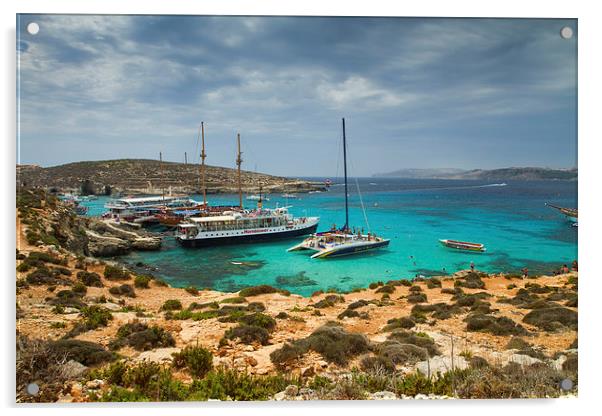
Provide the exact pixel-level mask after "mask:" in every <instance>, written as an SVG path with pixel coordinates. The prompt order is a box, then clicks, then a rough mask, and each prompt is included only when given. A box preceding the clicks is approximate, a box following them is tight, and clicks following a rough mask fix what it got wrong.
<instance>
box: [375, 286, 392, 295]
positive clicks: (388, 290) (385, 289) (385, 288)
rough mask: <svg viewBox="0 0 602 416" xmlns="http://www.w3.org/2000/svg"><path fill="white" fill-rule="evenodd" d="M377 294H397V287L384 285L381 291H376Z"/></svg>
mask: <svg viewBox="0 0 602 416" xmlns="http://www.w3.org/2000/svg"><path fill="white" fill-rule="evenodd" d="M376 293H388V294H391V293H395V286H392V285H384V286H382V287H381V288H380V289H377V290H376Z"/></svg>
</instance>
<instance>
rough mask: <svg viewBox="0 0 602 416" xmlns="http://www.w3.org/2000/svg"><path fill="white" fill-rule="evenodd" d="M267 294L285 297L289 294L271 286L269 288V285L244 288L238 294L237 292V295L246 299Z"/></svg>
mask: <svg viewBox="0 0 602 416" xmlns="http://www.w3.org/2000/svg"><path fill="white" fill-rule="evenodd" d="M267 293H280V294H283V295H285V296H288V295H290V294H291V293H290V292H289V291H288V290H282V289H277V288H275V287H273V286H269V285H259V286H251V287H246V288H244V289H242V290H241V291H240V292H238V295H239V296H242V297H243V298H247V297H251V296H257V295H263V294H267Z"/></svg>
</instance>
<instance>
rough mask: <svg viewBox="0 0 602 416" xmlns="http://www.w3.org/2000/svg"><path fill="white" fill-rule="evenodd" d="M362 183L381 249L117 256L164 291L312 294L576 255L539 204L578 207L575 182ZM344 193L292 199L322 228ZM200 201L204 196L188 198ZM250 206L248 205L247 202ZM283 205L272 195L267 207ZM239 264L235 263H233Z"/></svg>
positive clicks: (566, 229) (557, 218)
mask: <svg viewBox="0 0 602 416" xmlns="http://www.w3.org/2000/svg"><path fill="white" fill-rule="evenodd" d="M358 182H359V187H360V190H361V194H362V197H363V202H364V205H365V207H366V211H367V215H368V220H369V223H370V229H371V230H372V231H373V232H376V233H377V234H378V235H381V236H384V237H386V238H390V239H391V244H390V246H389V247H388V249H384V250H379V251H375V252H373V253H367V254H363V255H359V256H350V257H343V258H338V259H321V260H320V259H313V260H312V259H310V258H309V255H308V253H307V252H305V253H304V252H294V253H287V252H286V249H287V248H289V247H291V246H292V245H294V244H295V243H296V242H298V241H300V239H293V240H285V241H279V242H274V243H262V244H247V245H236V246H225V247H215V248H199V249H186V248H182V247H180V246H178V245H177V243H176V242H175V241H174V238H173V237H171V236H170V235H169V234H168V233H166V234H165V237H164V244H163V248H162V249H161V250H160V251H157V252H137V253H132V254H130V255H127V256H123V257H121V258H120V260H121V261H123V262H126V263H128V264H130V265H135V264H136V263H138V262H142V263H144V264H145V265H148V266H151V267H152V268H154V270H153V272H154V273H155V274H157V275H159V276H161V277H162V278H163V279H165V280H166V281H168V282H169V283H170V284H171V285H173V286H177V287H185V286H189V285H194V286H196V287H199V288H202V287H210V288H214V289H218V290H224V291H235V290H238V289H240V288H241V287H244V286H251V285H257V284H270V285H275V286H278V287H282V288H285V289H288V290H290V291H291V292H293V293H299V294H303V295H308V294H311V293H312V292H314V291H316V290H318V289H329V288H337V289H339V290H349V289H352V288H354V287H363V286H366V285H368V284H369V283H370V282H373V281H376V280H383V281H386V280H390V279H400V278H410V277H413V276H415V275H417V274H422V275H426V276H428V275H435V274H437V275H440V274H443V273H445V272H454V271H456V270H459V269H465V268H468V266H469V264H470V262H471V261H474V263H475V265H476V267H477V268H478V269H480V270H485V271H488V272H500V271H505V272H510V271H518V270H520V269H521V268H522V267H525V266H526V267H528V268H529V271H530V273H532V274H535V273H549V272H551V271H552V270H553V269H555V268H558V267H559V266H561V265H562V264H564V263H566V264H570V263H571V262H572V261H573V260H575V259H577V228H575V227H571V226H570V224H569V223H568V222H567V221H566V220H565V219H564V217H563V216H561V215H560V214H559V213H557V212H556V211H555V210H552V209H550V208H548V207H546V206H545V205H544V204H545V203H546V202H551V203H554V204H557V205H561V206H567V207H576V206H577V183H576V182H564V181H542V182H523V181H521V182H508V183H507V185H506V186H499V184H492V183H486V182H479V181H457V180H453V181H452V180H408V179H384V178H365V179H359V180H358ZM356 189H357V188H356V184H355V181H353V183H352V185H350V204H351V205H350V225H356V226H363V227H365V229H367V227H366V225H365V222H364V217H363V214H362V210H361V205H360V199H359V197H358V194H357V190H356ZM343 195H344V194H343V187H342V186H336V185H335V186H333V187H331V190H330V191H329V192H324V193H317V194H302V195H300V198H299V199H296V200H289V201H288V203H289V204H290V205H292V206H293V207H292V208H291V209H290V211H291V212H293V213H294V214H295V215H312V216H314V215H315V216H319V217H320V227H319V230H324V229H327V228H330V226H331V225H332V224H334V223H336V224H337V225H338V226H341V225H342V224H343V222H344V205H343ZM195 198H196V199H201V200H202V197H200V198H199V197H198V196H197V197H195ZM237 201H238V197H237V196H236V195H216V196H213V195H211V196H210V197H209V202H210V203H212V204H215V205H218V204H235V203H237ZM104 202H105V199H104V198H100V199H99V200H97V201H90V202H87V203H85V204H86V205H88V206H89V209H90V212H89V214H90V215H99V214H101V213H102V212H103V210H104V209H103V208H102V206H103V204H104ZM246 202H247V205H248V206H249V207H251V206H252V205H253V203H252V201H246ZM286 203H287V201H285V200H284V199H283V198H281V197H280V196H279V195H270V201H269V202H267V203H266V204H265V205H266V206H268V207H270V206H271V207H275V206H276V204H279V205H280V206H282V205H285V204H286ZM440 238H451V239H457V240H467V241H473V242H480V243H484V244H485V245H486V247H487V252H486V253H482V254H478V253H465V252H458V251H453V250H450V249H447V248H445V247H442V246H441V245H440V244H439V242H438V240H439V239H440ZM238 263H241V264H238Z"/></svg>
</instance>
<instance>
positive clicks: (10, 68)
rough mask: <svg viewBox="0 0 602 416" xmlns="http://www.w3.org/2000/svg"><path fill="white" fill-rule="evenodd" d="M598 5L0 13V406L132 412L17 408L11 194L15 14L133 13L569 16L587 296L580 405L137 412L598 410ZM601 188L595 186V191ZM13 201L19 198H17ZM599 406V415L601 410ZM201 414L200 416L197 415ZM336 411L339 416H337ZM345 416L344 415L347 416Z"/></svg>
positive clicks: (71, 6) (238, 4) (97, 3)
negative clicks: (573, 21)
mask: <svg viewBox="0 0 602 416" xmlns="http://www.w3.org/2000/svg"><path fill="white" fill-rule="evenodd" d="M595 4H596V3H595V2H585V1H584V2H580V3H578V4H577V2H575V1H569V0H565V1H557V0H548V1H545V2H537V3H536V2H526V1H524V0H505V1H496V2H493V1H489V2H485V1H475V0H454V1H445V0H440V1H434V0H421V1H412V2H405V3H401V2H399V4H394V3H393V2H390V1H389V2H387V1H381V0H371V1H368V2H367V1H363V2H356V3H352V2H350V1H349V0H337V1H329V2H326V1H324V0H322V1H320V0H303V1H299V0H295V1H288V2H287V1H281V0H264V1H260V0H250V1H243V0H229V1H224V0H222V1H213V0H211V1H209V0H206V1H196V2H193V0H172V1H169V2H166V1H161V0H127V1H124V0H121V1H111V0H104V1H102V0H86V1H81V0H80V1H77V0H71V1H69V0H53V1H52V2H48V1H44V0H36V1H33V0H20V1H16V0H8V1H6V0H5V1H3V2H2V3H1V6H0V7H2V14H1V15H0V16H1V19H2V28H3V35H4V36H3V42H2V60H1V61H2V65H1V68H2V69H1V70H2V75H3V76H2V81H3V86H4V88H3V91H5V94H4V99H3V100H2V102H1V106H2V112H1V113H2V117H3V118H2V124H1V125H2V126H3V130H4V140H3V143H4V152H2V154H3V156H4V164H3V167H2V169H1V172H2V178H3V181H2V184H3V185H4V186H3V188H2V189H3V190H4V191H5V195H8V197H5V198H4V202H3V203H2V216H1V218H2V223H1V224H0V227H1V228H0V229H2V230H3V231H5V232H4V238H3V239H2V249H1V250H0V253H1V254H2V259H3V262H2V264H3V265H4V266H5V267H4V273H3V274H2V281H3V283H4V285H5V287H4V291H3V294H4V297H5V299H4V302H3V306H4V307H3V308H2V310H3V312H4V313H3V318H4V319H2V329H3V335H4V339H5V340H6V342H2V344H1V346H2V350H3V351H2V352H3V360H2V366H1V367H0V374H2V377H3V379H4V381H6V382H5V383H2V386H3V388H2V397H3V400H2V403H3V404H4V406H7V407H12V408H11V409H9V413H10V414H12V413H16V412H20V411H25V412H27V413H28V414H29V413H33V412H44V414H45V415H46V414H49V415H54V414H57V415H58V414H64V413H78V414H81V413H82V411H85V412H86V413H89V414H91V415H96V414H99V415H100V414H106V412H107V411H110V412H111V413H112V414H113V413H119V414H121V413H126V412H127V411H129V410H128V408H129V407H131V406H128V405H112V406H110V407H109V406H101V405H93V406H86V407H85V410H84V408H82V407H81V406H79V407H65V406H62V407H58V406H53V405H52V406H40V407H39V408H35V410H34V408H32V407H21V408H20V409H19V408H16V407H15V405H14V404H13V403H14V397H15V396H14V354H15V353H14V332H13V331H14V304H15V303H14V290H15V286H14V283H13V280H12V276H13V275H14V257H13V256H14V254H13V253H14V251H13V250H14V245H15V243H14V234H13V231H12V230H14V218H15V217H14V215H15V208H14V197H13V196H12V195H14V190H15V185H14V183H15V181H14V175H15V173H14V172H15V170H14V166H15V139H14V138H15V134H16V129H15V20H16V19H15V14H16V13H105V14H112V13H129V14H223V15H241V14H242V15H244V14H247V15H272V14H283V15H349V16H361V15H366V16H369V15H370V16H386V15H392V16H443V17H451V16H456V17H563V18H578V19H579V30H578V36H579V86H580V90H579V171H580V172H579V173H580V175H579V176H580V179H579V209H580V211H581V212H580V221H579V222H580V227H579V233H580V238H579V262H580V269H581V288H580V291H579V293H580V298H581V299H580V306H581V307H580V324H581V327H580V334H579V345H580V347H581V348H580V352H579V358H580V362H581V365H580V374H579V386H580V391H579V399H578V400H549V401H542V400H532V401H525V400H521V401H495V402H493V401H472V402H466V401H464V402H461V403H458V402H455V403H451V402H437V403H433V402H430V403H425V402H422V403H415V402H413V403H405V402H404V403H382V402H381V403H368V402H363V403H348V402H331V403H327V402H325V403H290V404H285V405H274V404H272V405H266V404H261V403H260V404H255V403H252V404H248V403H235V404H232V405H230V406H221V405H215V404H207V403H195V404H171V405H157V404H146V405H145V404H137V405H136V406H135V407H137V408H139V411H143V412H145V413H147V414H148V415H155V414H156V415H162V416H165V415H166V414H167V413H169V414H176V412H178V414H179V413H183V414H184V413H186V414H187V413H192V412H194V413H198V412H199V410H200V411H201V412H211V413H214V412H215V413H217V412H219V413H220V414H234V413H243V412H244V413H245V414H249V413H251V414H259V413H261V414H262V415H272V414H274V415H276V414H278V415H281V414H282V412H283V410H284V412H286V414H287V415H301V414H306V413H307V412H308V411H310V412H315V411H329V412H332V411H336V410H339V409H340V410H343V409H344V411H345V412H353V413H356V412H357V414H365V413H366V412H367V411H370V410H371V409H377V411H378V412H379V413H381V412H382V413H402V412H412V411H418V412H420V413H422V412H428V413H431V412H432V413H444V414H445V415H454V414H461V415H465V414H466V412H467V411H470V412H471V413H472V412H479V413H480V412H487V414H488V415H489V414H491V415H496V414H503V415H506V414H507V413H508V412H512V413H514V412H517V411H518V412H521V411H524V410H530V411H535V412H538V411H543V412H545V413H546V414H550V415H553V414H564V415H566V414H569V413H570V414H578V413H581V412H583V411H587V410H588V409H589V408H592V407H594V406H596V405H597V404H598V403H596V398H597V395H599V389H600V388H601V387H600V386H601V383H600V374H602V372H601V370H602V368H600V361H602V360H600V356H599V355H600V353H599V352H598V350H599V348H600V346H602V340H601V337H600V324H599V320H598V319H599V316H598V315H599V313H600V309H599V307H598V305H599V304H600V299H598V297H600V295H602V290H601V289H602V288H601V287H600V286H601V282H602V275H600V273H599V272H600V264H598V263H597V262H596V260H597V255H599V254H598V253H597V251H598V248H599V247H600V244H599V243H598V240H597V239H596V237H597V236H599V235H601V233H600V232H599V231H600V219H599V218H600V207H601V206H602V204H601V203H600V201H601V198H600V186H599V185H598V180H597V178H598V177H599V176H600V173H599V170H600V144H599V140H600V138H602V134H601V129H600V102H599V101H600V100H599V97H600V96H601V92H602V91H601V88H600V78H601V75H600V74H602V65H601V60H600V50H601V49H602V48H601V47H600V43H599V42H600V40H602V36H601V35H602V33H601V27H602V25H601V21H602V19H601V17H602V16H601V15H600V13H599V12H598V10H597V9H596V7H595ZM597 185H598V186H597ZM11 192H12V195H11ZM597 407H599V406H597ZM197 409H199V410H197ZM335 409H336V410H335ZM340 410H339V411H340Z"/></svg>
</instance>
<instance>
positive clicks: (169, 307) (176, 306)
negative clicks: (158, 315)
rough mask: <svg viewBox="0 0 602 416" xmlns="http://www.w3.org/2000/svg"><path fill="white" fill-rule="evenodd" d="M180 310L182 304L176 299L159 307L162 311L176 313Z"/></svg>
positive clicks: (167, 301)
mask: <svg viewBox="0 0 602 416" xmlns="http://www.w3.org/2000/svg"><path fill="white" fill-rule="evenodd" d="M180 309H182V302H180V301H179V300H178V299H169V300H166V301H165V303H163V306H161V310H162V311H177V310H180Z"/></svg>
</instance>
